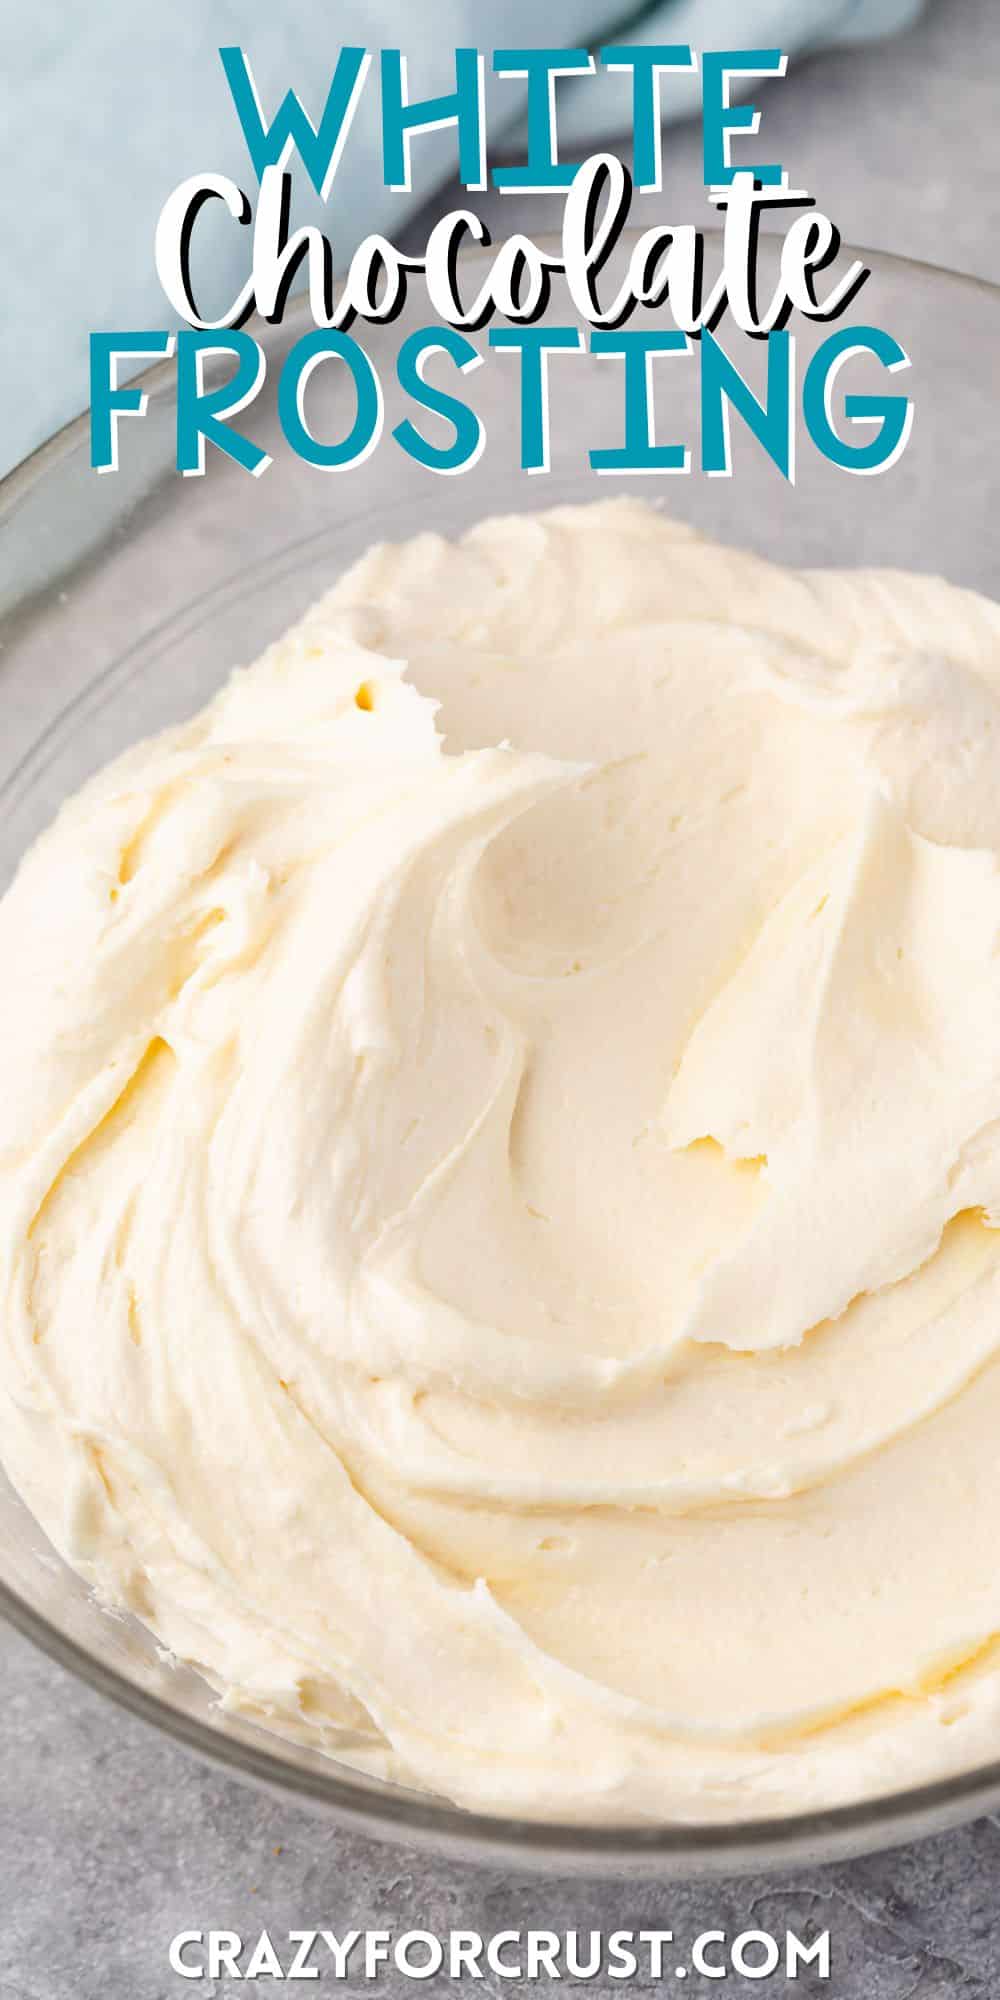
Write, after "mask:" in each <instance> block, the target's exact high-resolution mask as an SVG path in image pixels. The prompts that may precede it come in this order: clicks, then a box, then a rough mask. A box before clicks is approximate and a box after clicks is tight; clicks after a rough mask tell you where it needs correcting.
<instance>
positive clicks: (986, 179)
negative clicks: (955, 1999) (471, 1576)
mask: <svg viewBox="0 0 1000 2000" xmlns="http://www.w3.org/2000/svg"><path fill="white" fill-rule="evenodd" d="M332 32H333V31H332ZM998 74H1000V7H998V5H997V0H931V5H930V10H929V12H928V14H927V16H926V17H925V19H924V21H923V22H922V23H921V25H920V26H919V27H917V28H916V29H915V30H913V31H912V32H911V33H910V34H908V35H906V36H904V37H903V38H901V39H900V40H898V41H896V42H894V43H892V44H890V45H888V46H886V47H884V48H880V49H875V50H869V51H867V52H865V53H864V54H863V55H860V56H859V55H852V54H843V55H836V56H832V57H824V58H818V59H817V60H815V61H814V62H810V63H803V64H801V65H799V66H798V67H797V69H796V70H795V71H794V72H793V73H792V74H791V75H790V76H789V77H788V78H787V80H786V81H784V82H783V83H780V84H775V85H772V86H771V87H770V88H769V89H768V90H767V91H766V92H765V91H764V90H763V89H762V90H761V91H760V92H759V101H760V102H761V104H762V106H763V109H764V115H765V120H766V129H767V136H768V145H769V151H768V157H769V158H781V159H782V160H783V161H785V163H786V164H788V165H790V166H792V167H793V170H794V176H795V179H796V181H797V183H798V184H799V185H800V186H801V185H805V186H807V187H809V188H810V189H811V190H812V191H813V192H814V193H815V194H816V196H817V198H818V200H819V201H820V203H821V205H823V206H825V207H827V208H828V209H829V211H830V212H831V213H832V214H833V215H834V216H835V217H836V219H837V221H838V222H839V224H840V226H841V228H842V230H843V232H844V235H845V237H847V238H848V239H853V240H854V241H856V242H861V243H866V244H871V245H877V246H883V247H888V248H892V249H895V250H897V251H900V252H903V253H905V254H909V255H911V256H915V257H920V258H926V259H928V260H929V261H931V262H938V263H948V264H951V265H953V266H957V267H959V268H962V269H964V270H967V271H973V272H977V273H979V274H980V275H982V276H984V277H989V276H991V275H992V269H993V266H992V259H993V256H994V254H995V250H994V246H995V245H996V244H998V243H1000V142H998V140H997V137H996V130H995V122H994V121H995V114H996V107H997V90H998V84H997V76H998ZM845 105H849V106H850V112H849V119H850V123H849V128H848V130H849V137H848V140H847V142H846V143H845V132H844V107H845ZM665 160H666V178H667V186H668V189H669V192H670V212H673V213H676V214H683V213H685V212H688V211H689V212H692V213H693V212H695V204H696V202H697V199H698V188H699V183H700V174H699V156H698V137H697V135H696V134H695V133H694V132H689V131H681V132H678V133H673V134H671V135H670V136H669V137H668V140H667V143H666V148H665ZM453 202H454V195H449V194H445V195H444V196H443V197H442V201H441V207H442V208H447V207H450V206H452V205H453ZM483 207H484V211H485V212H486V213H487V219H488V220H489V219H491V218H490V216H489V210H490V207H491V204H490V202H489V201H488V200H487V201H485V202H484V204H483ZM546 219H549V220H552V219H555V218H554V216H553V217H550V218H546V216H545V204H544V202H543V201H540V200H539V199H538V198H535V199H534V200H533V204H532V208H531V212H530V218H529V216H528V215H527V214H524V215H522V216H518V214H517V213H516V210H515V207H514V205H513V204H510V203H507V204H505V205H504V208H503V211H502V216H500V217H494V218H493V220H494V221H495V223H496V229H497V232H498V233H499V232H500V231H501V230H503V231H508V230H510V229H512V228H516V227H518V226H521V225H522V224H523V226H525V227H531V228H534V229H538V228H540V227H542V226H544V222H545V220H546ZM0 1672H2V1685H3V1692H4V1698H3V1703H2V1705H0V2000H98V1997H99V2000H163V1996H171V1995H179V1994H182V1993H184V1992H196V1993H199V1994H212V1995H213V1996H214V2000H235V1996H236V1995H237V1994H238V1993H239V1992H241V1991H242V1990H243V1988H242V1986H241V1985H238V1984H237V1983H235V1982H233V1981H232V1980H230V1979H228V1978H225V1977H223V1978H222V1979H221V1980H219V1981H216V1982H212V1981H209V1980H203V1981H201V1982H200V1983H198V1984H194V1983H193V1982H192V1984H191V1985H190V1986H188V1985H187V1984H186V1983H185V1982H184V1981H182V1980H181V1979H180V1978H179V1977H178V1976H176V1975H175V1974H174V1973H172V1972H171V1971H170V1969H169V1966H168V1961H167V1947H168V1944H169V1941H170V1939H171V1937H172V1936H173V1935H174V1934H175V1933H176V1932H177V1931H179V1930H182V1929H199V1928H206V1929H207V1928H216V1929H219V1928H226V1929H231V1930H234V1931H238V1932H240V1933H241V1934H242V1935H243V1936H245V1937H248V1938H253V1937H255V1936H256V1935H257V1933H258V1932H259V1931H260V1930H262V1929H264V1928H268V1929H269V1930H270V1931H271V1932H272V1933H273V1934H274V1935H275V1936H276V1937H279V1938H283V1937H284V1936H285V1935H286V1934H287V1932H288V1931H289V1930H291V1929H294V1928H297V1927H317V1928H318V1927H322V1926H328V1927H330V1928H331V1929H334V1930H337V1931H343V1930H345V1929H347V1928H351V1927H356V1928H358V1929H360V1930H364V1929H367V1928H371V1929H375V1928H386V1929H391V1930H394V1931H396V1932H400V1931H403V1930H406V1929H408V1928H411V1927H412V1928H421V1929H429V1930H432V1931H437V1932H439V1933H441V1932H445V1931H447V1930H448V1929H449V1928H450V1927H459V1926H460V1927H468V1928H472V1929H474V1930H478V1931H480V1932H483V1933H491V1932H494V1931H497V1930H500V1929H504V1928H506V1927H508V1926H512V1925H513V1926H517V1927H520V1928H531V1927H539V1928H549V1929H554V1930H557V1931H562V1930H565V1929H567V1928H570V1927H576V1928H578V1929H582V1930H588V1929H590V1928H603V1929H604V1930H611V1929H615V1928H621V1929H633V1930H636V1931H638V1930H640V1929H642V1928H661V1929H663V1928H666V1929H671V1930H673V1931H674V1933H675V1936H676V1939H677V1943H678V1947H679V1954H680V1955H681V1956H683V1955H684V1951H685V1948H686V1947H687V1946H689V1945H690V1943H691V1941H692V1940H693V1938H694V1937H695V1936H696V1935H697V1934H698V1933H699V1932H700V1931H702V1930H705V1929H708V1928H717V1929H723V1930H727V1931H730V1932H732V1933H735V1932H738V1931H740V1930H742V1929H745V1928H747V1927H762V1928H764V1929H768V1930H772V1931H775V1932H782V1931H784V1930H785V1928H786V1927H787V1928H790V1929H792V1930H794V1931H796V1932H797V1933H799V1934H800V1935H808V1934H809V1931H810V1927H811V1928H812V1929H813V1930H815V1929H816V1928H821V1929H826V1928H829V1929H830V1931H831V1933H832V1978H831V1979H830V1981H829V1982H828V1983H825V1984H823V1983H820V1982H819V1981H817V1979H816V1977H815V1974H814V1973H813V1972H806V1973H805V1974H803V1975H802V1976H801V1977H800V1978H799V1979H798V1980H797V1981H796V1983H795V1986H794V1987H792V1988H791V1990H793V1991H797V1992H799V1993H800V1994H802V1995H804V1996H807V1995H812V1994H816V1995H820V1994H828V1995H830V1996H832V2000H946V1996H948V2000H952V1996H961V2000H996V1996H997V1995H998V1994H1000V1895H998V1888H1000V1820H998V1821H996V1822H995V1821H993V1820H981V1821H979V1822H978V1823H977V1824H976V1825H974V1826H970V1827H967V1828H964V1829H962V1830H961V1831H959V1832H956V1833H952V1834H948V1835H945V1836H942V1837H939V1838H936V1839H934V1840H930V1841H926V1842H923V1843H921V1844H920V1845H917V1846H913V1847H908V1848H902V1849H898V1850H896V1851H895V1852H892V1853H888V1854H884V1855H880V1856H876V1857H872V1858H869V1859H867V1860H863V1861H857V1862H853V1863H845V1864H842V1865H838V1866H836V1867H831V1868H827V1869H816V1868H806V1867H803V1868H800V1869H797V1870H796V1871H794V1872H793V1873H792V1874H790V1875H786V1876H767V1877H760V1878H756V1877H742V1878H740V1879H738V1880H735V1879H734V1880H729V1881H725V1882H719V1883H712V1882H701V1883H698V1884H683V1883H671V1882H669V1881H668V1880H661V1881H659V1882H652V1881H643V1882H629V1881H618V1882H613V1883H611V1882H601V1881H597V1880H578V1881H561V1880H558V1879H554V1878H545V1877H534V1878H533V1877H532V1876H531V1875H530V1874H529V1873H528V1871H527V1870H526V1871H525V1872H524V1873H523V1874H519V1873H517V1872H514V1871H512V1870H510V1869H503V1870H494V1869H486V1868H478V1867H473V1866H460V1865H457V1864H455V1863H453V1862H450V1861H449V1862H446V1861H441V1860H436V1859H434V1858H433V1857H430V1856H427V1855H425V1854H417V1853H414V1852H413V1851H411V1850H410V1849H407V1848H405V1847H399V1846H379V1845H376V1844H374V1843H372V1842H370V1841H367V1840H363V1839H360V1838H358V1837H356V1836H353V1835H347V1834H344V1833H342V1832H340V1831H338V1830H337V1829H335V1828H333V1827H331V1826H330V1825H329V1824H328V1823H327V1821H326V1820H324V1819H322V1818H319V1817H314V1816H313V1815H312V1814H310V1813H308V1812H305V1811H303V1810H299V1809H296V1808H294V1807H292V1806H289V1805H285V1804H283V1803H281V1802H277V1801H275V1800H273V1799H271V1798H269V1797H267V1796H265V1795H263V1794H261V1793H259V1792H257V1791H254V1790H252V1789H250V1788H245V1787H243V1786H240V1785H238V1784H236V1783H235V1782H233V1781H232V1780H230V1779H228V1778H225V1777H223V1776H221V1775H219V1774H218V1773H216V1772H215V1771H213V1770H210V1769H208V1768H206V1767H203V1766H202V1765H200V1764H199V1763H197V1762H196V1761H195V1760H193V1759H192V1758H191V1757H189V1756H188V1755H187V1754H186V1753H185V1752H184V1751H182V1750H181V1749H179V1748H176V1747H175V1746H174V1745H172V1744H170V1743H168V1742H166V1741H165V1740H163V1739H161V1738H160V1737H159V1736H158V1735H157V1734H155V1733H154V1732H153V1731H152V1730H150V1729H148V1728H146V1727H145V1726H144V1725H142V1724H141V1723H139V1722H136V1721H134V1720H132V1719H131V1718H130V1717H128V1716H125V1715H123V1714H120V1713H118V1712H117V1711H116V1710H115V1709H114V1708H112V1707H111V1706H110V1705H108V1704H107V1703H105V1702H104V1701H102V1700H101V1699H100V1698H99V1697H98V1696H97V1695H95V1694H92V1693H91V1692H90V1691H89V1690H88V1689H86V1688H84V1687H81V1686H79V1685H77V1684H76V1682H74V1681H73V1680H71V1679H70V1678H69V1677H68V1676H67V1675H66V1674H65V1673H63V1672H61V1671H60V1670H59V1669H57V1668H56V1667H54V1666H52V1665H51V1664H50V1663H49V1662H48V1661H47V1660H45V1659H43V1658H42V1657H41V1656H40V1655H38V1654H37V1653H36V1652H35V1651H34V1650H33V1649H32V1648H31V1647H30V1646H29V1645H27V1644H26V1642H25V1641H24V1640H23V1639H21V1638H20V1637H18V1636H17V1635H16V1634H14V1633H13V1632H9V1631H7V1630H6V1629H3V1628H0ZM779 1987H780V1988H781V1990H785V1982H784V1980H783V1978H782V1977H780V1976H779V1975H775V1977H774V1978H773V1979H772V1980H769V1981H766V1982H761V1984H760V1985H759V1986H757V1987H755V1986H752V1985H749V1984H747V1985H743V1984H741V1983H739V1982H737V1981H736V1980H735V1979H734V1978H732V1977H730V1978H729V1980H728V1981H727V1982H726V1983H725V1984H724V1985H723V1984H722V1983H721V1982H718V1983H717V1982H715V1981H714V1980H706V1979H704V1978H702V1977H700V1976H699V1975H697V1974H692V1975H691V1977H690V1978H689V1979H688V1981H687V1983H686V1984H685V1986H684V1988H683V1991H684V1993H685V1994H686V1995H688V1996H694V1995H702V1994H705V1995H711V1994H713V1993H718V1992H720V1991H721V1992H723V1993H726V1992H730V1993H731V1992H733V1991H736V1990H738V1991H741V1992H747V1993H749V1992H752V1991H755V1990H756V1991H762V1992H763V1991H768V1992H773V1991H775V1990H776V1988H779ZM300 1990H301V1989H300ZM305 1990H307V1991H308V1990H311V1989H309V1988H306V1989H305ZM340 1990H341V1991H345V1990H350V1991H353V1990H359V1991H362V1990H375V1991H380V1992H382V1993H384V1994H386V1995H387V1996H391V2000H397V1996H399V1995H402V1994H404V1993H406V1994H412V1993H413V1992H414V1991H420V1990H423V1991H425V1992H427V1991H443V1990H445V1982H443V1981H438V1980H433V1981H428V1982H426V1983H425V1984H424V1986H423V1988H422V1989H421V1988H420V1987H418V1986H416V1987H415V1986H414V1984H413V1983H411V1982H410V1981H407V1980H406V1979H404V1978H403V1977H402V1976H401V1975H399V1974H396V1973H394V1972H388V1971H384V1972H383V1974H382V1976H381V1978H380V1980H379V1983H378V1986H377V1987H376V1988H374V1989H367V1988H364V1987H363V1986H358V1987H355V1982H354V1981H353V1980H351V1981H349V1982H346V1983H345V1985H344V1986H341V1988H340ZM482 1990H484V1991H486V1992H489V1993H491V1994H493V1995H496V1994H497V1993H502V1992H504V1991H506V1992H513V1991H514V1990H515V1986H514V1983H513V1982H510V1983H507V1984H506V1985H504V1986H501V1985H497V1984H496V1983H494V1982H492V1981H491V1980H490V1979H489V1978H487V1979H485V1980H484V1981H483V1983H482ZM516 1990H520V1988H518V1989H516ZM536 1990H538V1989H536ZM587 1990H588V1991H589V1992H590V1994H592V1995H593V1996H594V2000H604V1996H605V1995H608V1994H612V1993H622V1992H629V1993H635V1992H642V1991H644V1990H645V1991H646V1992H649V1991H650V1990H651V1989H650V1987H649V1985H648V1983H645V1984H644V1982H643V1981H642V1980H637V1981H635V1982H634V1983H632V1984H630V1985H628V1986H622V1985H620V1984H611V1983H610V1982H609V1983H605V1982H604V1981H602V1980H600V1979H598V1980H595V1981H593V1982H591V1983H590V1984H589V1986H588V1989H587ZM663 1990H666V1989H665V1988H664V1989H663Z"/></svg>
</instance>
